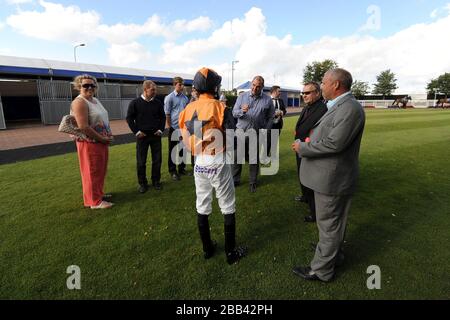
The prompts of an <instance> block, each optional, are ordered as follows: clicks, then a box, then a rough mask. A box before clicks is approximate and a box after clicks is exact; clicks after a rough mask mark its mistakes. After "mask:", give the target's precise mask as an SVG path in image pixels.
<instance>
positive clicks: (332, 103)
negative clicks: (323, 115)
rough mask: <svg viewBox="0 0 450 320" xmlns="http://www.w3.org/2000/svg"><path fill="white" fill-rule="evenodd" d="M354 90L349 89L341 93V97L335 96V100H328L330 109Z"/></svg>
mask: <svg viewBox="0 0 450 320" xmlns="http://www.w3.org/2000/svg"><path fill="white" fill-rule="evenodd" d="M351 93H352V92H351V91H348V92H346V93H343V94H341V95H340V96H339V97H336V98H334V100H330V101H328V102H327V108H328V110H330V109H331V108H333V107H334V106H335V105H337V103H338V102H339V101H341V100H342V99H344V98H345V97H346V96H348V95H350V94H351Z"/></svg>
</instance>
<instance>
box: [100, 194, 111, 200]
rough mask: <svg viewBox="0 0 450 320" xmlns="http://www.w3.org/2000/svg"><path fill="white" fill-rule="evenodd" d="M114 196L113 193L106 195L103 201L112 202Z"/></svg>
mask: <svg viewBox="0 0 450 320" xmlns="http://www.w3.org/2000/svg"><path fill="white" fill-rule="evenodd" d="M112 197H113V195H112V194H111V193H105V194H104V195H103V197H102V200H103V201H110V200H111V199H112Z"/></svg>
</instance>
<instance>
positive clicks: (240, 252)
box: [179, 68, 247, 264]
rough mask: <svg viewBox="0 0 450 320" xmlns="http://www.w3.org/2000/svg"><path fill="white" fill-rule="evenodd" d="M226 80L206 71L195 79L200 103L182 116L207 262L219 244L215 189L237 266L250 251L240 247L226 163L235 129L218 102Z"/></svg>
mask: <svg viewBox="0 0 450 320" xmlns="http://www.w3.org/2000/svg"><path fill="white" fill-rule="evenodd" d="M221 81H222V77H221V76H219V75H218V74H217V73H216V72H215V71H213V70H211V69H208V68H202V69H200V70H199V71H198V72H197V73H196V74H195V77H194V82H193V87H195V89H196V90H197V92H198V94H199V99H198V100H197V101H194V102H192V103H190V104H189V105H187V107H186V108H185V109H184V110H183V111H182V112H181V113H180V117H179V125H180V130H181V134H182V137H183V142H184V144H185V145H186V147H187V148H188V149H189V150H191V152H192V154H193V155H194V156H195V168H194V176H195V191H196V195H197V202H196V207H197V223H198V230H199V232H200V238H201V241H202V244H203V252H204V257H205V259H209V258H211V257H212V256H213V255H214V253H215V250H216V246H217V243H216V242H215V241H213V240H211V235H210V228H209V220H208V218H209V215H210V214H211V212H212V199H213V189H215V191H216V197H217V199H218V202H219V206H220V209H221V211H222V214H223V215H224V229H225V254H226V258H227V262H228V263H229V264H234V263H236V262H237V261H239V260H240V259H241V258H242V257H244V256H245V255H246V252H247V248H244V247H236V240H235V238H236V218H235V213H236V209H235V191H234V183H233V177H232V174H231V165H230V164H227V163H226V147H225V145H226V144H225V141H224V140H225V139H224V138H225V130H226V129H235V125H234V119H233V115H232V114H231V111H230V110H229V109H227V108H225V107H224V106H223V104H221V103H220V101H218V100H217V97H218V94H219V92H220V83H221Z"/></svg>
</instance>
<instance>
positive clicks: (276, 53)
mask: <svg viewBox="0 0 450 320" xmlns="http://www.w3.org/2000/svg"><path fill="white" fill-rule="evenodd" d="M231 25H233V28H231ZM266 30H267V23H266V20H265V17H264V15H263V14H262V11H261V10H260V9H257V8H252V9H251V10H250V11H249V12H247V14H246V15H245V18H244V19H242V20H239V19H234V20H233V23H232V24H231V21H229V22H226V23H224V24H223V25H222V27H220V28H219V29H217V30H215V31H214V32H213V33H212V34H211V36H210V37H209V38H206V39H196V40H191V41H187V42H185V43H183V44H180V45H175V44H173V43H166V44H165V45H164V46H163V49H164V53H163V54H162V56H161V57H160V62H161V63H162V64H165V65H166V66H170V68H171V70H174V69H176V70H177V71H180V72H182V71H183V72H190V73H192V72H194V71H195V68H197V67H200V66H202V64H203V63H202V61H204V60H205V59H210V58H211V57H212V56H214V55H217V54H219V53H220V52H222V51H223V50H224V49H231V50H232V51H234V52H235V55H234V56H230V57H229V58H228V61H229V62H227V63H224V62H223V58H221V59H220V60H218V61H216V63H212V64H211V65H210V67H213V68H215V69H216V70H217V71H218V72H219V73H221V74H222V76H223V77H224V82H223V86H226V85H227V84H228V83H229V79H228V78H229V76H230V68H231V66H230V64H231V60H239V61H240V62H239V64H238V65H237V66H236V72H235V85H236V84H240V83H242V82H245V81H248V80H250V79H251V78H252V77H253V76H255V75H257V74H261V75H263V76H264V77H265V78H266V82H267V83H270V84H272V83H273V82H274V79H275V80H276V81H277V82H279V84H282V85H286V86H295V87H299V86H300V83H301V81H302V76H303V69H304V68H305V66H306V65H307V64H308V63H310V62H312V61H320V60H324V59H334V60H336V61H337V62H338V63H339V65H340V66H341V67H343V68H346V69H348V70H349V71H350V72H352V74H353V76H354V78H355V79H358V80H362V81H368V82H369V83H371V84H373V83H374V82H375V80H376V76H377V75H378V74H379V73H380V72H381V71H383V70H386V69H391V70H392V71H393V72H394V73H395V74H396V76H397V79H398V84H399V90H398V91H399V92H410V93H413V92H423V91H425V87H426V84H427V82H428V81H429V80H430V79H431V78H435V77H436V76H438V75H440V74H441V73H444V72H448V71H449V70H450V60H449V59H448V52H449V51H450V43H449V42H447V41H443V39H447V37H448V35H447V32H448V30H450V14H449V16H447V17H445V18H441V19H438V20H436V21H434V22H433V23H429V24H417V25H413V26H410V27H409V28H406V29H404V30H402V31H399V32H397V33H395V34H393V35H391V36H389V37H386V38H381V39H379V38H375V37H372V36H369V35H360V34H355V35H352V36H348V37H344V38H335V37H322V38H321V39H319V40H317V41H314V42H311V43H307V44H303V45H300V44H295V43H293V42H292V37H291V36H290V35H286V36H284V37H283V38H278V37H275V36H271V35H268V34H267V32H266ZM437 44H440V49H439V50H436V46H437ZM186 65H187V66H186ZM166 68H167V67H166Z"/></svg>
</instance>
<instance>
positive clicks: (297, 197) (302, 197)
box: [295, 196, 308, 203]
mask: <svg viewBox="0 0 450 320" xmlns="http://www.w3.org/2000/svg"><path fill="white" fill-rule="evenodd" d="M295 201H298V202H304V203H307V202H308V201H307V200H306V198H305V196H296V197H295Z"/></svg>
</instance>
